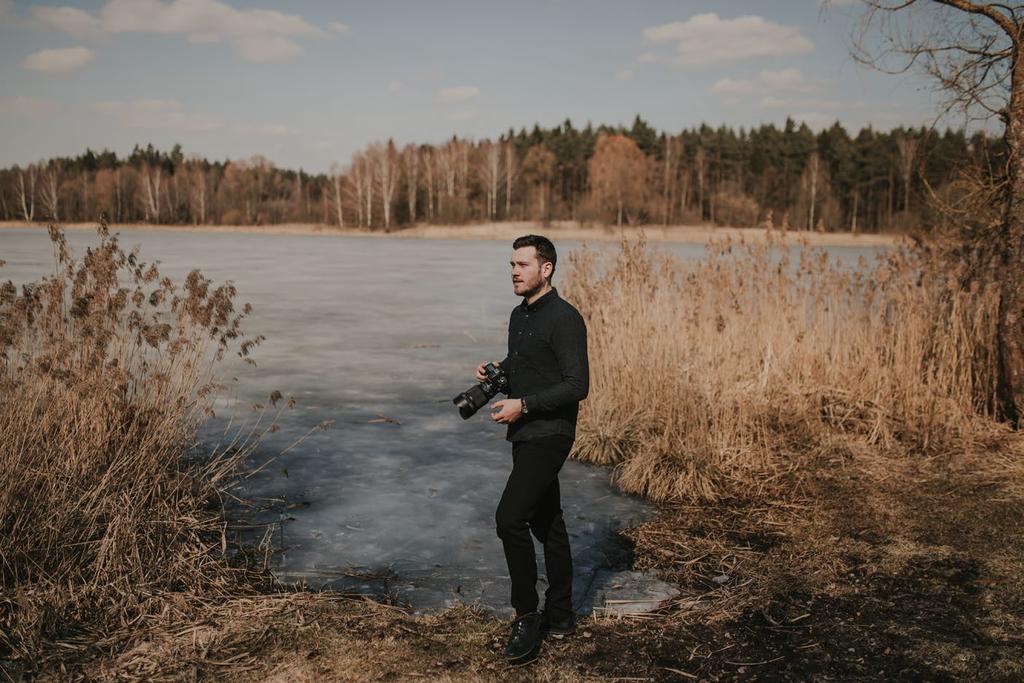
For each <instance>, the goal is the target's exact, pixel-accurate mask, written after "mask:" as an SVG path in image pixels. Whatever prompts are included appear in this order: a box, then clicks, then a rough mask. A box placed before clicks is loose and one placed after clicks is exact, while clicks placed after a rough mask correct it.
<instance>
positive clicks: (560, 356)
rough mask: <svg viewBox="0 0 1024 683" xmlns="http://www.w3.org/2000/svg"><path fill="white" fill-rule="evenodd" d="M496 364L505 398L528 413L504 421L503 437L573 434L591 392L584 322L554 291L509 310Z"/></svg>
mask: <svg viewBox="0 0 1024 683" xmlns="http://www.w3.org/2000/svg"><path fill="white" fill-rule="evenodd" d="M501 367H502V368H503V369H504V370H505V372H506V374H507V375H508V378H509V388H508V397H509V398H521V399H523V402H524V404H525V405H526V408H527V411H528V412H527V413H526V414H525V415H523V416H522V417H520V418H519V419H518V420H516V421H515V422H513V423H511V424H509V426H508V434H507V435H506V437H505V438H506V439H508V440H509V441H526V440H529V439H535V438H538V437H541V436H550V435H554V434H565V435H568V436H571V437H573V438H575V436H576V418H577V416H578V414H579V405H580V401H582V400H583V399H585V398H586V397H587V393H588V392H589V391H590V365H589V361H588V360H587V326H586V324H585V323H584V322H583V316H581V315H580V313H579V311H577V310H576V308H575V307H574V306H573V305H572V304H570V303H569V302H568V301H566V300H565V299H563V298H561V297H560V296H558V291H557V290H556V289H555V288H554V287H552V288H551V291H549V292H547V293H546V294H544V295H543V296H542V297H540V298H539V299H537V300H536V301H534V302H533V303H532V304H527V303H526V299H525V298H524V299H523V302H522V303H521V304H519V305H518V306H516V307H515V308H513V309H512V315H511V316H510V317H509V322H508V356H507V357H506V358H505V360H503V361H501Z"/></svg>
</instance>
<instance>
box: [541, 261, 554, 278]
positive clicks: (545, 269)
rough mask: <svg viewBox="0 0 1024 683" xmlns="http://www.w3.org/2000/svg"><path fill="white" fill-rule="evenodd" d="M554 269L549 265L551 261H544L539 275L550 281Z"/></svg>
mask: <svg viewBox="0 0 1024 683" xmlns="http://www.w3.org/2000/svg"><path fill="white" fill-rule="evenodd" d="M554 270H555V267H554V266H553V265H551V261H545V262H544V263H542V264H541V266H540V274H541V275H543V276H544V279H545V280H550V279H551V273H552V272H554Z"/></svg>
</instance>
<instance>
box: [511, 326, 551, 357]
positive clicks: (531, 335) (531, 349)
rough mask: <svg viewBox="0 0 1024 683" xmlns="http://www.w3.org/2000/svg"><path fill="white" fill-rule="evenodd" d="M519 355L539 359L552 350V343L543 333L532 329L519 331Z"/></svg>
mask: <svg viewBox="0 0 1024 683" xmlns="http://www.w3.org/2000/svg"><path fill="white" fill-rule="evenodd" d="M518 348H519V353H520V354H521V355H523V356H526V357H528V358H533V359H535V360H536V359H538V358H539V357H542V356H544V355H546V354H547V353H548V352H549V351H550V349H551V342H550V341H549V340H548V338H547V335H545V334H544V333H543V332H542V331H540V330H536V329H530V328H523V329H521V330H519V339H518Z"/></svg>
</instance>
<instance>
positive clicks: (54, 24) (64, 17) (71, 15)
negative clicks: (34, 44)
mask: <svg viewBox="0 0 1024 683" xmlns="http://www.w3.org/2000/svg"><path fill="white" fill-rule="evenodd" d="M32 18H33V19H35V20H36V21H37V22H38V23H40V24H42V25H43V26H45V27H47V28H52V29H56V30H58V31H60V32H62V33H67V34H68V35H70V36H74V37H76V38H88V39H96V38H99V37H101V36H102V35H103V27H102V25H101V24H100V20H99V19H97V18H96V17H94V16H93V15H91V14H89V13H88V12H86V11H85V10H82V9H78V8H77V7H50V6H42V7H33V8H32Z"/></svg>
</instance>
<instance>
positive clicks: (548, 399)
mask: <svg viewBox="0 0 1024 683" xmlns="http://www.w3.org/2000/svg"><path fill="white" fill-rule="evenodd" d="M551 348H552V351H554V353H555V358H556V359H557V360H558V370H559V372H560V373H561V375H562V381H561V382H559V383H558V384H554V385H552V386H549V387H545V388H544V389H541V390H540V391H538V392H537V393H536V394H533V395H531V396H526V397H525V399H526V401H527V402H528V403H529V406H530V413H531V414H532V413H534V412H538V413H547V412H552V411H555V410H558V409H559V408H562V407H564V406H567V405H570V404H572V403H578V402H580V401H582V400H583V399H585V398H586V397H587V394H588V393H590V363H589V360H588V358H587V326H586V324H585V323H584V322H583V316H581V315H580V314H579V313H578V312H576V311H572V312H571V314H570V315H568V316H566V318H565V319H564V320H561V321H559V323H558V324H557V325H556V326H555V329H554V332H553V333H552V336H551Z"/></svg>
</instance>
